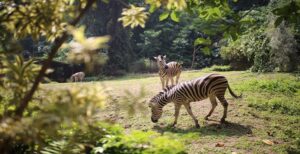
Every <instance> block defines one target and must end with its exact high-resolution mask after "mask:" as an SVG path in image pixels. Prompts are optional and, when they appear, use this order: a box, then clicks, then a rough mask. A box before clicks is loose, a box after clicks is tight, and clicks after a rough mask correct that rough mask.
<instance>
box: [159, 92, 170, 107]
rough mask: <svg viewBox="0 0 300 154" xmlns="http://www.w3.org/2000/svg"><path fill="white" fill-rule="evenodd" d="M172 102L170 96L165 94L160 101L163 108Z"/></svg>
mask: <svg viewBox="0 0 300 154" xmlns="http://www.w3.org/2000/svg"><path fill="white" fill-rule="evenodd" d="M170 102H171V100H170V98H169V97H168V94H167V93H165V94H164V95H163V96H161V98H160V101H159V105H161V107H164V106H165V105H167V104H168V103H170Z"/></svg>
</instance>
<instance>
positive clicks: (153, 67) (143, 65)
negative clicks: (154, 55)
mask: <svg viewBox="0 0 300 154" xmlns="http://www.w3.org/2000/svg"><path fill="white" fill-rule="evenodd" d="M157 70H158V67H157V64H156V62H154V61H151V60H150V59H145V58H142V59H140V60H138V61H136V62H134V63H133V64H132V65H131V67H130V69H129V71H130V72H132V73H152V72H157Z"/></svg>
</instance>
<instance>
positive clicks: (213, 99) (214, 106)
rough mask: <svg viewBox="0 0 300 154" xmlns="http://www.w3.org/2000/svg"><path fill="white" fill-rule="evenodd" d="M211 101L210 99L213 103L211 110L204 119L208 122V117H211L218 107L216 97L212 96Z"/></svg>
mask: <svg viewBox="0 0 300 154" xmlns="http://www.w3.org/2000/svg"><path fill="white" fill-rule="evenodd" d="M209 99H210V103H211V109H210V111H209V113H208V114H207V115H206V116H205V118H204V119H205V120H208V117H210V116H211V114H212V113H213V112H214V110H215V108H216V106H217V105H218V104H217V100H216V96H215V95H210V96H209Z"/></svg>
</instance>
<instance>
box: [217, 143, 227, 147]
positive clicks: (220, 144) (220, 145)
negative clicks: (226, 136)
mask: <svg viewBox="0 0 300 154" xmlns="http://www.w3.org/2000/svg"><path fill="white" fill-rule="evenodd" d="M224 145H225V144H224V143H222V142H219V143H217V144H216V147H223V146H224Z"/></svg>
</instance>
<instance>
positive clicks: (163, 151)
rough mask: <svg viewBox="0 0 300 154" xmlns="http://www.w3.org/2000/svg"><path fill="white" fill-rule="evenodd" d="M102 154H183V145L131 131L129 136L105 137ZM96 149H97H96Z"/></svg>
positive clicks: (166, 138) (160, 137)
mask: <svg viewBox="0 0 300 154" xmlns="http://www.w3.org/2000/svg"><path fill="white" fill-rule="evenodd" d="M101 142H102V143H103V149H102V151H103V153H123V154H138V153H144V154H184V153H186V152H185V151H184V147H183V145H182V144H181V143H180V142H179V141H176V140H171V139H170V138H168V137H166V136H161V135H159V134H158V133H156V132H153V131H149V132H142V131H133V132H132V133H131V134H129V135H125V134H121V135H117V136H111V135H110V136H107V137H106V138H103V139H102V140H101ZM96 149H97V148H96Z"/></svg>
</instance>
